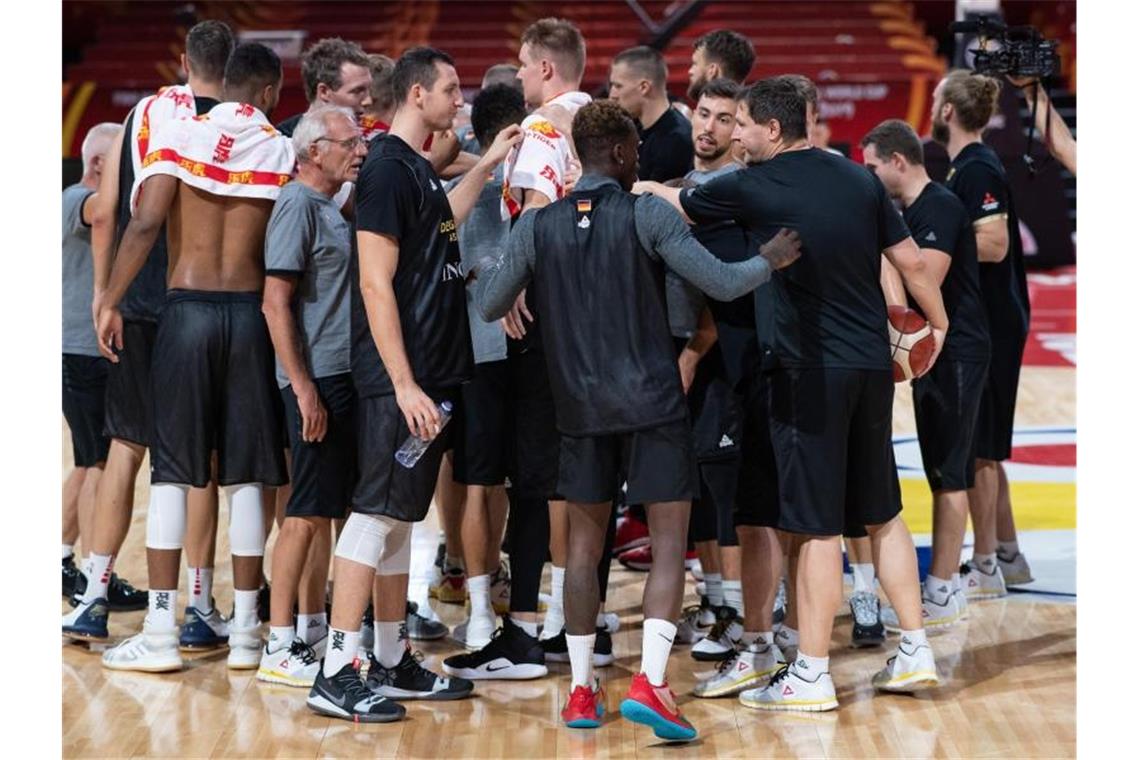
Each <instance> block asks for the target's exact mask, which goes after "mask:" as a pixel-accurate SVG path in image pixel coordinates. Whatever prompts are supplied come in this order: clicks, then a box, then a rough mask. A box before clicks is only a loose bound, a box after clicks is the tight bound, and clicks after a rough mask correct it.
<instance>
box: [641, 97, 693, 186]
mask: <svg viewBox="0 0 1140 760" xmlns="http://www.w3.org/2000/svg"><path fill="white" fill-rule="evenodd" d="M638 130H639V132H640V137H641V145H640V147H638V149H637V163H638V167H637V178H638V179H649V180H654V181H656V182H665V181H667V180H671V179H677V178H678V177H684V176H685V175H686V174H688V173H689V170H691V169H692V168H693V126H692V124H690V123H689V120H688V119H686V118H685V117H684V116H682V115H681V113H680V112H679V111H678V110H677V109H676V108H673V107H672V106H670V107H669V108H668V109H666V111H665V113H664V114H662V115H661V117H660V118H659V119H657V121H655V122H653V126H651V127H650V128H649V129H641V128H640V127H638Z"/></svg>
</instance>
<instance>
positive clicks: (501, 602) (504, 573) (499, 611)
mask: <svg viewBox="0 0 1140 760" xmlns="http://www.w3.org/2000/svg"><path fill="white" fill-rule="evenodd" d="M491 606H492V607H493V608H494V610H495V614H496V615H506V614H507V613H508V612H510V610H511V574H510V571H508V570H507V564H506V562H505V561H501V562H500V563H499V569H498V571H497V572H496V573H495V574H494V575H492V576H491Z"/></svg>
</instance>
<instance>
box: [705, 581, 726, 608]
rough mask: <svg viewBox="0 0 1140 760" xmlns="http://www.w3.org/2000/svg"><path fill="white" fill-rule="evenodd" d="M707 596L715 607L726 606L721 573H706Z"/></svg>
mask: <svg viewBox="0 0 1140 760" xmlns="http://www.w3.org/2000/svg"><path fill="white" fill-rule="evenodd" d="M705 596H707V597H708V598H709V604H711V605H712V606H713V607H723V606H724V581H723V580H721V575H720V573H705Z"/></svg>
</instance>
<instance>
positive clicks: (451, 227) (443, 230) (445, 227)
mask: <svg viewBox="0 0 1140 760" xmlns="http://www.w3.org/2000/svg"><path fill="white" fill-rule="evenodd" d="M439 234H441V235H447V240H448V242H450V243H455V242H458V241H459V233H458V232H456V230H455V220H454V219H445V220H444V221H442V222H440V223H439Z"/></svg>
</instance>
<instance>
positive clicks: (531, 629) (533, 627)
mask: <svg viewBox="0 0 1140 760" xmlns="http://www.w3.org/2000/svg"><path fill="white" fill-rule="evenodd" d="M511 622H512V623H514V624H515V625H517V626H518V627H519V628H522V629H523V630H524V631H526V635H527V636H530V637H531V638H538V623H536V622H534V621H531V620H515V619H514V618H511Z"/></svg>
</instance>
